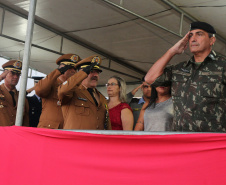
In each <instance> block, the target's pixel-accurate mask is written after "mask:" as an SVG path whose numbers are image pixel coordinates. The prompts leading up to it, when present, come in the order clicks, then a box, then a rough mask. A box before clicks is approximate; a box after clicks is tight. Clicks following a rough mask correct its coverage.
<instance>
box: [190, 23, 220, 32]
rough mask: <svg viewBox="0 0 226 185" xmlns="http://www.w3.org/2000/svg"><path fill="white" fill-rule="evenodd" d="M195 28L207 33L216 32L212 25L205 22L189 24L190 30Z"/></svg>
mask: <svg viewBox="0 0 226 185" xmlns="http://www.w3.org/2000/svg"><path fill="white" fill-rule="evenodd" d="M196 29H201V30H204V31H206V32H208V33H212V34H216V30H215V29H214V27H213V26H211V25H210V24H208V23H206V22H193V23H191V25H190V31H191V30H196Z"/></svg>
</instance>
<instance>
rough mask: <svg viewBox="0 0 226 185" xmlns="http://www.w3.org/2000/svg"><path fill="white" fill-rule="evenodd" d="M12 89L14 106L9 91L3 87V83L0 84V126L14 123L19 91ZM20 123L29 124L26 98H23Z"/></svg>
mask: <svg viewBox="0 0 226 185" xmlns="http://www.w3.org/2000/svg"><path fill="white" fill-rule="evenodd" d="M13 91H14V98H15V101H16V106H14V104H13V99H12V96H11V94H10V93H9V91H8V90H7V89H6V88H5V86H4V84H2V85H0V126H12V125H15V121H16V111H17V103H18V96H19V92H18V91H16V90H13ZM22 125H23V126H29V105H28V101H27V99H25V108H24V116H23V124H22Z"/></svg>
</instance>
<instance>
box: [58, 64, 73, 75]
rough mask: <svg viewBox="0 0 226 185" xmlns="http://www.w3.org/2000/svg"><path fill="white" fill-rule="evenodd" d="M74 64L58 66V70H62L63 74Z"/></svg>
mask: <svg viewBox="0 0 226 185" xmlns="http://www.w3.org/2000/svg"><path fill="white" fill-rule="evenodd" d="M71 67H72V66H70V65H65V66H63V67H61V68H58V70H59V71H60V73H61V74H64V73H65V72H66V71H67V70H68V69H70V68H71Z"/></svg>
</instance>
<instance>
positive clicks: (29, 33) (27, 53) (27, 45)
mask: <svg viewBox="0 0 226 185" xmlns="http://www.w3.org/2000/svg"><path fill="white" fill-rule="evenodd" d="M36 2H37V0H30V7H29V15H28V23H27V34H26V40H25V46H24V56H23V64H22V76H21V82H20V93H19V99H18V105H17V113H16V123H15V125H16V126H22V122H23V115H24V105H25V98H26V86H27V77H28V69H29V63H30V55H31V43H32V37H33V29H34V19H35V9H36Z"/></svg>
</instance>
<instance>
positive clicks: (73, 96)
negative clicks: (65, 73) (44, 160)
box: [58, 71, 111, 130]
mask: <svg viewBox="0 0 226 185" xmlns="http://www.w3.org/2000/svg"><path fill="white" fill-rule="evenodd" d="M86 77H87V74H86V73H85V72H83V71H79V72H78V73H77V74H75V75H73V76H72V77H70V78H69V79H68V81H66V82H64V83H63V84H62V85H61V86H60V87H59V92H58V96H59V99H60V100H61V104H62V111H63V116H64V127H63V128H64V129H92V130H104V129H111V124H110V119H109V115H108V109H107V101H106V99H105V97H104V96H103V95H102V94H101V93H100V92H98V91H97V90H96V92H97V94H98V96H99V99H100V100H99V105H98V106H96V104H95V102H94V100H93V98H92V97H91V95H90V93H89V92H88V91H87V89H86V88H85V87H84V86H83V85H81V82H82V81H83V80H84V79H85V78H86Z"/></svg>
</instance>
